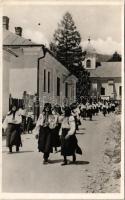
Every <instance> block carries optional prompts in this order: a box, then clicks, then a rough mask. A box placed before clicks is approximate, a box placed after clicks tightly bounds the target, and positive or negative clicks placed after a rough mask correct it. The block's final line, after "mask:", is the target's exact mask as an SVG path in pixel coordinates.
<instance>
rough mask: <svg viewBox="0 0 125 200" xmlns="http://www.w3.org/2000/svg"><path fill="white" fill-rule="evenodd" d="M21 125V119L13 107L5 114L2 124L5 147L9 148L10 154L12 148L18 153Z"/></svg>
mask: <svg viewBox="0 0 125 200" xmlns="http://www.w3.org/2000/svg"><path fill="white" fill-rule="evenodd" d="M21 123H22V117H21V115H20V113H19V111H18V109H17V107H16V106H15V105H13V106H12V109H11V110H10V111H9V113H8V114H7V116H6V118H5V120H4V122H3V129H4V131H5V132H6V146H7V147H9V152H10V153H12V147H13V146H14V145H15V146H16V151H17V152H18V151H19V147H20V146H21V145H22V142H21Z"/></svg>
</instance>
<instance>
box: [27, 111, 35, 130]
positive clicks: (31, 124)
mask: <svg viewBox="0 0 125 200" xmlns="http://www.w3.org/2000/svg"><path fill="white" fill-rule="evenodd" d="M33 128H34V114H33V111H32V108H29V111H28V113H27V132H28V133H32V130H33Z"/></svg>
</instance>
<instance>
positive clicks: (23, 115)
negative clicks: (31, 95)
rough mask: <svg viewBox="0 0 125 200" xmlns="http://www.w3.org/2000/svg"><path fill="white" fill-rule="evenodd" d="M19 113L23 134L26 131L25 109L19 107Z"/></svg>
mask: <svg viewBox="0 0 125 200" xmlns="http://www.w3.org/2000/svg"><path fill="white" fill-rule="evenodd" d="M19 112H20V114H21V117H22V127H21V128H22V132H23V133H24V134H25V131H26V112H27V111H26V109H25V107H24V105H22V106H20V108H19Z"/></svg>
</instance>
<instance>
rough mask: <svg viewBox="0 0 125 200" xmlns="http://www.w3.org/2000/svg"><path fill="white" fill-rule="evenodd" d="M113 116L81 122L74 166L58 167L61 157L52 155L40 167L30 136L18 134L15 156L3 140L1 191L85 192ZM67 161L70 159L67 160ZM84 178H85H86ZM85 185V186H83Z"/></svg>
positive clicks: (37, 153)
mask: <svg viewBox="0 0 125 200" xmlns="http://www.w3.org/2000/svg"><path fill="white" fill-rule="evenodd" d="M113 117H114V114H110V115H107V116H106V117H104V116H103V115H102V114H99V116H94V117H93V121H89V120H88V119H87V120H86V121H82V125H81V126H80V130H79V132H78V133H77V138H78V141H79V145H80V147H81V148H82V151H83V155H82V156H81V155H78V154H77V162H76V164H70V165H67V166H61V162H62V159H63V158H62V156H61V155H60V152H59V153H53V154H51V156H50V160H51V163H50V164H48V165H43V163H42V154H41V153H39V152H38V150H37V140H36V139H35V137H34V135H32V134H26V135H22V140H23V147H22V149H21V150H20V152H19V153H12V154H8V149H7V148H6V146H5V140H3V154H2V155H3V173H2V174H3V179H2V181H3V184H2V186H3V188H2V191H3V192H20V193H21V192H24V193H25V192H27V193H30V192H34V193H36V192H38V193H77V192H78V193H80V192H87V191H86V189H85V188H86V186H85V184H87V182H88V179H89V176H86V173H87V171H88V170H89V171H91V173H92V172H93V171H95V170H96V169H98V164H99V163H100V162H102V153H103V149H104V142H105V138H106V132H107V131H108V128H109V127H110V125H111V123H112V119H113ZM69 159H71V158H70V157H69ZM87 177H88V178H87ZM84 186H85V187H84Z"/></svg>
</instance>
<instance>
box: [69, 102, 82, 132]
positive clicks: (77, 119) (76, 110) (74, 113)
mask: <svg viewBox="0 0 125 200" xmlns="http://www.w3.org/2000/svg"><path fill="white" fill-rule="evenodd" d="M70 108H71V111H72V112H71V114H72V116H74V118H75V124H76V130H79V125H81V121H80V109H79V107H78V106H77V105H76V104H75V103H73V104H71V106H70Z"/></svg>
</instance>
